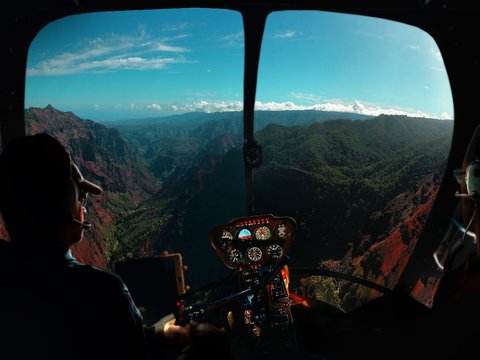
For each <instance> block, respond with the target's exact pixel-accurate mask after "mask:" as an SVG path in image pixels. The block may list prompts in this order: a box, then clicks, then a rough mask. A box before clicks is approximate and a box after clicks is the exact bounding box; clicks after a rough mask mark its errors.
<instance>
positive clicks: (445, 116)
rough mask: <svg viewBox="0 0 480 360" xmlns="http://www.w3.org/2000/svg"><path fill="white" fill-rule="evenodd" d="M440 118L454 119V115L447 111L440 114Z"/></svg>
mask: <svg viewBox="0 0 480 360" xmlns="http://www.w3.org/2000/svg"><path fill="white" fill-rule="evenodd" d="M440 119H444V120H453V116H451V115H450V114H449V113H447V112H446V111H445V112H443V113H442V115H440Z"/></svg>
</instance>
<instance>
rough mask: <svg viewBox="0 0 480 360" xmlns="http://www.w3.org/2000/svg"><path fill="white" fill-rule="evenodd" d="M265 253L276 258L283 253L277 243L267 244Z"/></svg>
mask: <svg viewBox="0 0 480 360" xmlns="http://www.w3.org/2000/svg"><path fill="white" fill-rule="evenodd" d="M267 254H268V255H270V256H271V257H272V259H278V258H279V257H280V256H282V255H283V249H282V247H281V246H280V245H278V244H272V245H268V247H267Z"/></svg>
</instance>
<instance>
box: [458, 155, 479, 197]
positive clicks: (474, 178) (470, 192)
mask: <svg viewBox="0 0 480 360" xmlns="http://www.w3.org/2000/svg"><path fill="white" fill-rule="evenodd" d="M453 174H454V176H455V178H456V179H457V182H458V183H459V184H462V183H463V181H465V185H466V187H467V193H466V194H462V193H459V192H458V191H457V192H456V193H455V196H456V197H460V198H469V199H472V200H473V201H475V203H478V202H480V160H474V161H473V162H471V163H470V164H469V165H468V166H467V169H466V170H465V171H464V170H461V169H458V170H454V171H453Z"/></svg>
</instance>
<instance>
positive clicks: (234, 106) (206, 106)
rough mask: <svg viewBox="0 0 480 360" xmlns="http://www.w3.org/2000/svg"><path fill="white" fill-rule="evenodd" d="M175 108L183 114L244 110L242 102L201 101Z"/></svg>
mask: <svg viewBox="0 0 480 360" xmlns="http://www.w3.org/2000/svg"><path fill="white" fill-rule="evenodd" d="M173 106H175V108H176V111H182V112H191V111H200V112H206V113H211V112H219V111H241V110H243V102H242V101H217V102H215V101H207V100H200V101H196V102H194V103H192V104H183V105H172V109H173Z"/></svg>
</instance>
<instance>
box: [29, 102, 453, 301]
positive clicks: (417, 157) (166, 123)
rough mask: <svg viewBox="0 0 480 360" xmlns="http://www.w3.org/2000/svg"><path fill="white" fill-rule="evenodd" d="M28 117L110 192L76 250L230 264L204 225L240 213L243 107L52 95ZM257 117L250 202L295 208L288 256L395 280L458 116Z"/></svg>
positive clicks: (277, 211)
mask: <svg viewBox="0 0 480 360" xmlns="http://www.w3.org/2000/svg"><path fill="white" fill-rule="evenodd" d="M25 117H26V124H27V128H28V133H37V132H44V131H45V132H48V133H51V134H52V135H54V136H56V137H57V138H58V139H59V140H60V141H61V142H63V143H64V144H65V145H66V146H67V147H68V148H69V149H70V150H71V153H72V155H73V157H74V160H75V161H76V163H77V164H79V165H80V168H81V170H82V172H83V173H84V175H85V177H87V178H90V179H92V180H94V181H96V182H98V183H99V184H100V185H101V186H102V187H103V188H104V190H105V193H104V194H103V195H102V196H101V197H98V198H95V199H94V198H92V202H91V203H90V204H91V205H90V208H89V213H90V220H92V221H93V222H94V224H95V231H94V232H93V233H90V234H88V238H87V239H86V241H83V242H82V243H80V244H78V245H77V247H76V248H75V249H74V251H75V254H76V256H77V257H79V258H80V259H81V260H83V261H86V262H90V263H93V264H95V265H99V266H104V267H106V266H111V265H112V264H113V262H114V261H116V260H118V259H121V258H123V257H126V256H143V255H153V254H158V253H161V252H162V251H163V250H165V249H167V250H169V251H172V252H173V251H178V252H181V253H182V255H183V257H184V262H185V263H186V264H188V265H189V268H190V270H189V271H188V272H187V273H186V276H187V282H189V283H190V284H191V285H192V286H194V287H196V286H200V285H202V284H205V283H207V282H210V281H213V280H215V279H218V278H220V277H222V276H223V275H225V274H226V269H225V268H224V266H223V264H222V263H221V262H220V260H219V259H217V258H216V255H215V253H214V251H213V250H212V249H211V246H210V244H209V243H208V240H207V235H208V231H209V230H210V229H211V228H212V227H213V226H214V225H216V224H219V223H224V222H228V221H230V220H231V219H232V218H234V217H238V216H243V215H245V208H246V206H245V187H244V168H243V162H242V156H241V144H242V137H243V125H242V122H241V113H236V112H234V113H214V114H205V113H190V114H185V115H182V116H173V117H168V118H163V119H143V120H142V121H141V122H135V121H133V120H132V121H122V122H116V123H114V122H108V123H104V124H98V123H95V122H93V121H89V120H83V119H80V118H78V117H77V116H75V115H74V114H73V113H68V112H60V111H58V110H56V109H54V108H53V107H51V106H48V107H46V108H44V109H38V108H31V109H28V110H26V111H25ZM256 121H257V122H256V139H257V141H258V142H259V143H260V144H261V145H262V147H263V152H264V166H263V167H261V168H260V169H258V170H257V171H256V172H255V175H254V193H255V209H256V213H272V214H274V215H289V216H292V217H293V218H295V219H296V221H297V224H298V233H297V240H296V242H295V243H294V245H293V247H292V250H291V263H292V265H302V266H314V267H315V266H318V265H319V264H320V263H322V262H325V261H327V260H330V265H331V266H334V267H336V268H337V269H339V270H342V271H345V272H349V273H353V274H356V275H358V276H361V277H365V278H369V279H370V280H373V281H377V282H379V283H383V284H385V285H389V286H391V285H392V284H394V283H395V281H396V279H397V278H398V275H399V274H400V273H401V269H402V264H403V262H402V261H404V260H403V259H407V258H408V254H409V253H410V252H411V250H412V249H413V247H414V245H415V243H416V240H417V239H418V235H419V230H418V229H421V222H422V221H423V219H424V218H425V217H426V216H427V215H428V212H429V209H430V207H431V204H432V202H433V200H434V198H435V195H436V191H437V189H438V184H439V181H440V178H441V176H440V174H441V169H442V166H443V164H444V162H445V160H446V156H447V155H448V150H449V146H450V139H451V133H452V130H453V122H451V121H441V120H434V119H424V118H409V117H405V116H379V117H376V118H368V117H365V116H362V115H357V114H345V113H323V112H318V111H281V112H257V113H256ZM113 126H115V128H113ZM434 174H436V175H434ZM420 210H421V211H420ZM420 212H421V214H420ZM405 219H411V220H409V221H410V222H409V223H407V222H406V220H405ZM400 223H405V224H406V225H404V226H403V227H402V226H401V225H399V224H400ZM405 226H406V227H405ZM399 234H400V235H399ZM392 254H396V255H395V256H397V258H395V259H396V261H395V263H394V264H393V263H392V261H393V260H392V259H393V257H392ZM373 259H375V260H373ZM343 291H344V293H345V294H347V293H348V292H349V291H350V292H351V291H355V292H356V291H361V290H358V289H353V290H352V289H350V290H348V289H344V290H343ZM365 296H366V295H365ZM347 298H348V296H346V299H347ZM346 305H348V304H346Z"/></svg>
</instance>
